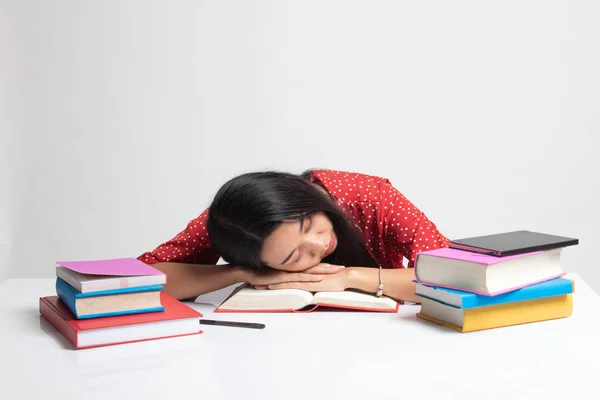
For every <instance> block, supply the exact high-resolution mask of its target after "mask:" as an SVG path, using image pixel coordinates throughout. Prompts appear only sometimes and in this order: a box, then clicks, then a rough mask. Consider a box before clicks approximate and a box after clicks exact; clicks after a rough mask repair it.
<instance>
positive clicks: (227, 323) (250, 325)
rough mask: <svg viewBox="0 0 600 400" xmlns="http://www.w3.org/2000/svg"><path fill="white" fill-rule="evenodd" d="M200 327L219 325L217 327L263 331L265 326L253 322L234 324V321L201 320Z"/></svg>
mask: <svg viewBox="0 0 600 400" xmlns="http://www.w3.org/2000/svg"><path fill="white" fill-rule="evenodd" d="M200 324H201V325H219V326H232V327H234V328H250V329H264V327H265V326H266V325H265V324H259V323H255V322H236V321H216V320H214V319H201V320H200Z"/></svg>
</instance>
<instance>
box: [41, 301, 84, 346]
mask: <svg viewBox="0 0 600 400" xmlns="http://www.w3.org/2000/svg"><path fill="white" fill-rule="evenodd" d="M39 307H40V314H41V315H42V317H44V318H45V319H46V321H48V322H49V323H50V325H52V326H53V327H55V328H56V330H57V331H59V332H60V333H61V334H62V335H63V336H64V337H65V339H67V340H68V341H69V342H70V343H71V344H72V345H73V346H74V347H75V348H79V343H78V340H77V331H76V330H75V329H74V328H73V327H72V326H71V325H69V323H68V322H67V321H66V320H65V319H63V317H62V316H61V314H60V313H59V312H58V311H57V310H55V309H54V307H52V306H51V305H50V304H49V303H48V302H46V301H45V300H44V299H43V298H40V306H39Z"/></svg>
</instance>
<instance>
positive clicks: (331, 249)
mask: <svg viewBox="0 0 600 400" xmlns="http://www.w3.org/2000/svg"><path fill="white" fill-rule="evenodd" d="M334 244H335V240H334V239H333V235H331V238H330V239H329V243H328V244H327V250H326V251H325V256H328V255H330V254H331V253H333V245H334Z"/></svg>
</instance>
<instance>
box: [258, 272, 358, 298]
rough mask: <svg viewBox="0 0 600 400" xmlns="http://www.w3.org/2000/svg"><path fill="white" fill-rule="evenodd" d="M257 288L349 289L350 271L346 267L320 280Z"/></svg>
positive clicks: (335, 290) (338, 290)
mask: <svg viewBox="0 0 600 400" xmlns="http://www.w3.org/2000/svg"><path fill="white" fill-rule="evenodd" d="M313 268H314V267H313ZM256 289H270V290H275V289H300V290H307V291H309V292H343V291H344V290H346V289H348V273H347V270H346V269H344V268H341V269H339V270H337V271H336V272H334V273H330V274H327V275H323V276H322V278H321V279H320V280H318V281H303V282H301V281H290V282H281V283H272V284H269V285H264V286H259V287H256Z"/></svg>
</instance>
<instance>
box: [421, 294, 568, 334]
mask: <svg viewBox="0 0 600 400" xmlns="http://www.w3.org/2000/svg"><path fill="white" fill-rule="evenodd" d="M572 313H573V295H572V294H566V295H561V296H552V297H544V298H539V299H534V300H526V301H520V302H514V303H504V304H496V305H493V306H486V307H477V308H467V309H460V308H455V307H452V306H448V305H445V304H443V303H439V302H437V301H434V300H430V299H426V298H423V301H422V303H421V312H419V313H417V317H419V318H421V319H424V320H427V321H430V322H434V323H436V324H439V325H443V326H446V327H448V328H451V329H454V330H456V331H458V332H474V331H480V330H484V329H492V328H500V327H504V326H511V325H518V324H527V323H530V322H539V321H547V320H551V319H558V318H566V317H569V316H570V315H571V314H572Z"/></svg>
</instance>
